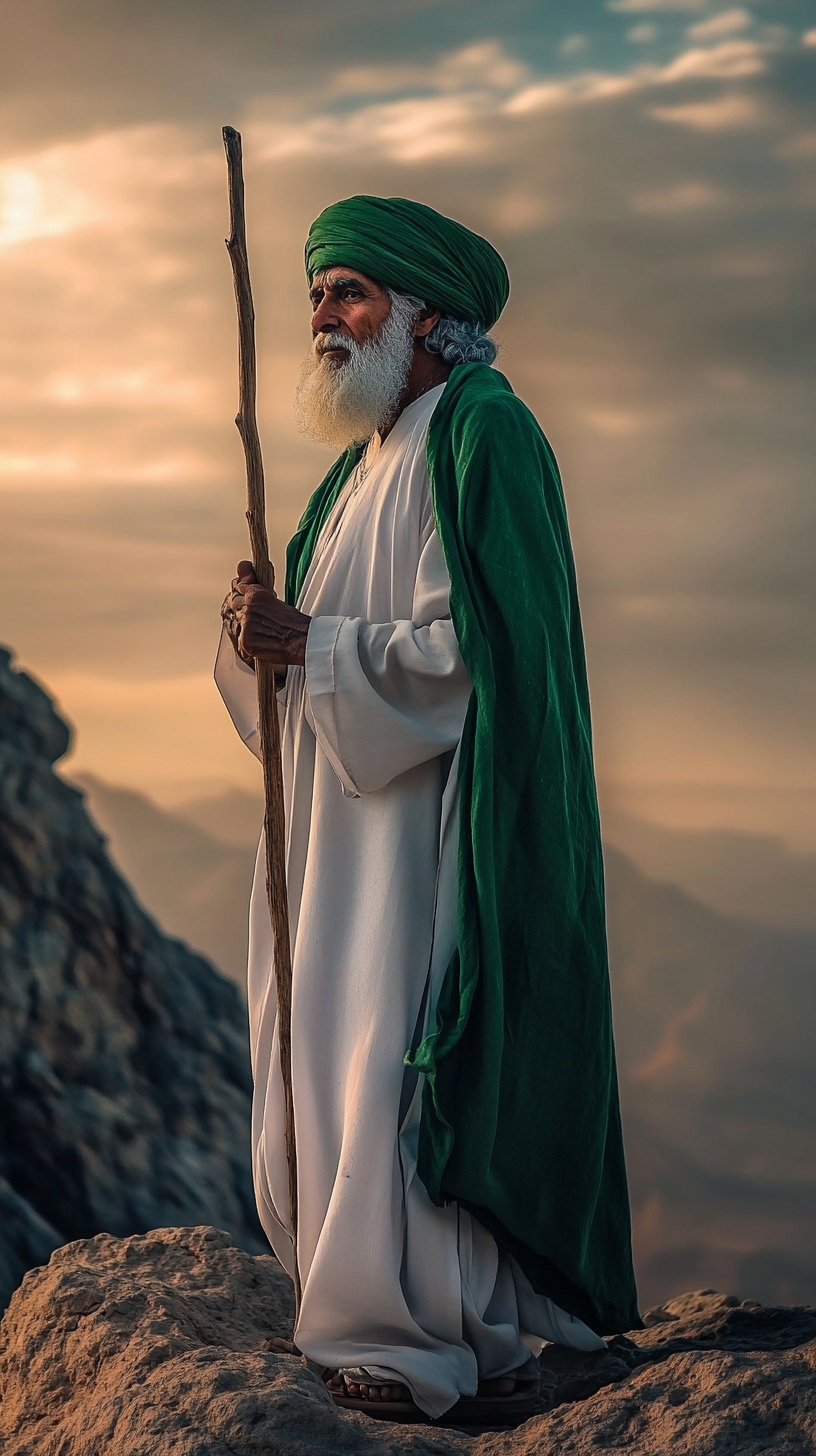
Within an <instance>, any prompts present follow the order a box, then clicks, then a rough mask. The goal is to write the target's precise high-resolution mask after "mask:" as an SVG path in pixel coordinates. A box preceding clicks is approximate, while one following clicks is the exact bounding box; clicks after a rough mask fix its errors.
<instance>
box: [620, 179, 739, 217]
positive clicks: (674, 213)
mask: <svg viewBox="0 0 816 1456" xmlns="http://www.w3.org/2000/svg"><path fill="white" fill-rule="evenodd" d="M725 201H726V197H725V194H724V193H723V192H722V190H721V189H720V188H717V187H713V186H712V185H711V183H710V182H677V183H675V184H674V185H673V186H672V187H657V188H654V189H653V190H652V191H648V192H637V193H635V196H634V197H633V199H632V206H633V207H634V209H635V211H636V212H642V213H646V214H651V215H652V216H654V217H685V216H687V215H688V214H689V213H696V212H699V211H700V210H701V209H707V208H710V207H717V206H720V205H722V204H723V203H724V202H725Z"/></svg>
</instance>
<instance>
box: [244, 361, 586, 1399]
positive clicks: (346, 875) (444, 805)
mask: <svg viewBox="0 0 816 1456" xmlns="http://www.w3.org/2000/svg"><path fill="white" fill-rule="evenodd" d="M443 388H444V386H439V387H438V388H437V389H434V390H431V391H429V392H428V393H427V394H426V395H424V396H423V397H422V398H421V399H419V400H417V401H415V402H414V403H413V404H412V405H409V407H408V408H407V409H406V410H405V411H404V412H403V414H402V415H401V416H400V418H399V420H398V421H397V423H396V425H395V426H394V428H393V429H392V431H391V433H390V434H389V435H388V436H387V437H386V439H385V441H384V442H383V443H382V444H381V443H380V440H379V438H378V437H376V436H375V438H374V440H373V441H372V443H371V445H370V446H369V450H368V453H367V455H366V458H365V464H364V468H363V470H358V471H357V472H355V475H354V476H353V477H352V478H351V480H350V481H349V482H348V484H347V486H346V488H345V490H344V491H343V493H342V496H341V498H340V500H339V501H338V503H337V506H336V507H335V509H334V511H333V512H332V515H331V518H330V519H329V521H328V522H327V524H326V527H325V529H324V531H323V533H322V536H321V539H320V541H319V542H318V545H317V549H316V550H315V553H314V557H313V559H312V562H311V565H310V568H309V571H308V574H307V577H306V580H305V582H304V585H303V590H302V592H301V595H300V601H299V605H300V607H301V609H302V610H303V611H304V612H306V613H308V614H309V615H310V616H311V617H312V623H311V626H310V628H309V635H308V640H307V647H306V666H305V669H304V668H300V667H290V669H289V671H288V675H287V682H286V688H285V690H284V692H283V693H281V694H280V695H279V699H280V701H281V727H282V748H283V774H284V793H285V800H286V811H287V878H288V892H289V914H290V921H291V934H292V959H293V998H292V1074H293V1089H294V1106H295V1129H296V1138H297V1146H298V1197H299V1228H298V1261H299V1267H300V1275H301V1280H302V1283H303V1302H302V1307H301V1314H300V1320H299V1323H298V1328H297V1342H298V1345H299V1347H300V1349H301V1350H303V1351H304V1352H305V1354H306V1355H308V1356H309V1357H310V1359H312V1360H314V1361H315V1362H317V1363H318V1364H320V1365H325V1366H329V1367H332V1368H349V1367H360V1366H362V1367H364V1368H365V1369H369V1370H370V1371H371V1372H372V1373H377V1372H378V1371H379V1372H383V1371H388V1372H394V1373H395V1374H396V1376H398V1378H399V1380H400V1381H403V1382H405V1383H406V1384H407V1385H408V1386H409V1387H410V1389H411V1391H412V1393H413V1395H414V1398H415V1400H416V1401H417V1403H418V1405H419V1406H420V1407H421V1408H422V1409H423V1410H424V1411H425V1412H426V1413H427V1414H428V1415H430V1416H434V1417H435V1416H439V1415H441V1414H442V1413H443V1412H444V1411H445V1410H447V1409H448V1408H449V1407H450V1406H451V1405H453V1404H454V1402H455V1401H456V1400H457V1399H458V1397H459V1395H460V1394H462V1395H473V1394H474V1393H475V1391H476V1386H477V1379H478V1377H479V1376H484V1377H494V1376H498V1375H501V1374H505V1373H507V1372H509V1371H511V1370H515V1369H517V1368H519V1367H520V1366H521V1365H523V1364H524V1363H525V1362H526V1361H527V1360H528V1359H529V1357H530V1351H531V1350H533V1351H534V1352H535V1353H537V1352H538V1350H540V1348H541V1345H542V1342H543V1340H545V1339H549V1340H557V1341H559V1342H560V1343H563V1344H572V1345H575V1346H577V1347H578V1348H582V1349H595V1348H600V1347H602V1342H601V1341H600V1340H599V1339H598V1337H597V1336H596V1335H594V1334H593V1333H592V1331H590V1330H589V1329H587V1327H586V1326H585V1325H583V1324H582V1323H581V1322H580V1321H579V1320H575V1319H573V1318H572V1317H570V1316H569V1315H566V1314H564V1313H563V1312H562V1311H560V1310H557V1309H556V1307H555V1306H554V1305H553V1304H552V1303H551V1301H549V1300H547V1299H544V1298H541V1297H539V1296H537V1295H535V1294H534V1293H533V1291H532V1289H531V1287H530V1285H529V1283H528V1282H527V1280H526V1279H525V1278H524V1276H523V1275H522V1273H521V1271H520V1270H519V1268H518V1266H517V1265H516V1264H515V1261H513V1260H512V1259H510V1258H509V1257H508V1256H507V1255H506V1254H501V1255H500V1253H499V1250H498V1248H497V1246H496V1243H495V1241H494V1239H493V1238H492V1236H491V1235H490V1234H489V1233H487V1231H486V1230H485V1229H484V1228H483V1227H482V1226H481V1225H480V1224H478V1223H477V1221H476V1220H475V1219H473V1218H472V1217H471V1216H470V1215H469V1214H468V1213H466V1212H465V1211H464V1210H462V1209H459V1208H458V1207H457V1206H456V1205H451V1206H448V1207H446V1208H442V1209H439V1208H435V1207H434V1205H433V1204H432V1203H431V1201H430V1199H429V1197H428V1195H427V1193H426V1191H425V1188H424V1186H423V1185H422V1183H421V1182H420V1181H419V1179H418V1178H417V1175H416V1146H417V1134H418V1129H419V1116H420V1100H421V1091H422V1088H421V1082H422V1078H419V1079H417V1077H416V1075H415V1074H411V1073H408V1072H406V1070H405V1067H404V1064H403V1058H404V1056H405V1053H406V1051H407V1050H408V1049H409V1048H410V1047H412V1046H416V1045H417V1042H418V1040H419V1038H420V1036H421V1035H422V1034H424V1033H425V1031H426V1030H427V1027H428V1025H429V1024H430V1025H432V1024H433V1017H434V1007H435V1004H436V998H437V995H438V991H439V987H440V984H441V980H442V978H443V976H444V973H445V970H446V968H447V965H448V963H449V961H450V958H451V955H452V953H453V950H454V948H455V943H456V900H457V893H456V882H457V835H458V824H457V799H458V792H457V774H456V752H457V746H458V742H459V738H460V735H461V731H462V725H463V722H464V717H465V711H466V708H467V703H468V698H469V695H470V681H469V678H468V675H467V671H466V669H465V666H464V664H463V662H462V659H461V656H460V654H459V649H458V645H457V642H456V637H455V634H454V630H453V625H452V623H451V620H450V613H449V605H448V595H449V588H450V583H449V578H448V575H447V569H446V566H445V561H444V557H443V554H442V548H441V545H440V542H439V537H438V535H437V532H436V528H435V524H434V518H433V511H432V507H431V501H430V492H429V482H428V472H427V466H426V462H425V442H426V435H427V429H428V423H429V421H430V417H431V414H432V413H433V409H434V407H435V405H436V403H437V401H438V399H439V396H440V394H441V392H442V389H443ZM216 681H217V683H218V686H219V689H220V691H221V694H222V696H223V698H224V700H225V702H226V704H227V707H228V709H229V711H230V714H231V716H232V718H233V721H234V723H235V726H236V728H237V729H238V732H239V733H240V735H241V737H242V738H243V739H244V741H245V742H246V743H247V744H248V746H249V747H251V748H252V749H253V751H256V752H257V747H258V735H257V700H256V697H255V680H254V674H253V673H252V671H251V670H250V669H249V668H247V667H246V666H245V664H243V663H242V662H241V660H240V658H238V656H237V655H236V653H235V652H234V650H233V648H232V645H231V643H230V641H229V639H228V638H227V637H226V635H222V641H221V646H220V648H219V654H218V659H217V662H216ZM263 866H264V853H263V844H262V845H261V847H260V849H259V854H258V862H257V867H256V874H255V883H254V885H253V890H252V901H251V907H250V948H249V983H248V999H249V1019H250V1037H251V1049H252V1063H253V1073H254V1078H255V1097H254V1104H253V1128H252V1144H253V1172H254V1178H255V1189H256V1196H257V1200H258V1208H259V1212H260V1217H261V1222H262V1223H263V1226H264V1229H265V1230H266V1233H267V1235H268V1237H269V1240H270V1242H271V1244H272V1246H273V1248H274V1250H275V1253H276V1254H277V1256H278V1258H279V1259H280V1261H281V1263H282V1264H283V1265H284V1266H285V1267H286V1268H287V1269H288V1270H289V1271H290V1273H291V1272H292V1270H293V1253H292V1241H291V1233H290V1222H289V1212H288V1192H287V1173H286V1163H285V1155H284V1148H283V1104H282V1088H281V1079H280V1067H279V1062H278V1049H277V1038H276V995H275V986H274V975H273V971H272V956H273V952H272V934H271V927H270V922H269V912H268V908H267V902H266V888H265V875H264V868H263Z"/></svg>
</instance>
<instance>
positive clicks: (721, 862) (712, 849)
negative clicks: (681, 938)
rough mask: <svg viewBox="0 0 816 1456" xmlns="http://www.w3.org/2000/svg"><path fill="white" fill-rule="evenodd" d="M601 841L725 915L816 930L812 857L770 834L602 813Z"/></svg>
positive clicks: (815, 872) (646, 871) (814, 856)
mask: <svg viewBox="0 0 816 1456" xmlns="http://www.w3.org/2000/svg"><path fill="white" fill-rule="evenodd" d="M604 838H605V840H606V842H607V844H612V845H614V846H615V848H617V849H621V850H623V852H624V853H625V854H627V855H628V856H629V858H630V859H632V860H634V862H635V864H636V865H637V867H638V869H640V870H642V871H643V872H644V874H647V875H648V876H649V878H650V879H653V880H670V881H671V882H672V884H675V885H678V886H679V887H680V888H681V889H683V890H687V891H688V893H689V894H690V895H694V896H695V897H696V898H697V899H698V900H702V901H703V903H704V904H706V905H710V906H711V907H712V908H713V909H715V910H722V911H723V912H724V913H725V914H726V915H738V916H740V917H742V918H743V919H745V920H751V921H753V922H754V923H758V924H760V925H775V926H778V927H780V928H782V929H785V930H794V929H799V930H816V854H793V853H792V852H791V851H790V850H789V849H788V848H787V846H786V845H785V843H784V842H783V841H782V840H781V839H777V838H774V836H773V835H770V834H746V833H737V832H736V831H732V830H725V829H675V828H671V827H668V826H666V825H661V824H648V823H646V821H645V820H643V819H635V818H632V817H631V816H629V815H624V814H620V813H614V812H606V813H605V814H604Z"/></svg>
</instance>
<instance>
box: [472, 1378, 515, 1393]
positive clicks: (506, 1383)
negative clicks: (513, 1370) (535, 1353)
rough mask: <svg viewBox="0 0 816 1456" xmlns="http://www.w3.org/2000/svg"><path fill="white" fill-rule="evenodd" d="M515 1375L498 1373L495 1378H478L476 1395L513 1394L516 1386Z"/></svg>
mask: <svg viewBox="0 0 816 1456" xmlns="http://www.w3.org/2000/svg"><path fill="white" fill-rule="evenodd" d="M518 1383H519V1382H518V1379H517V1377H516V1376H515V1375H499V1376H498V1377H497V1378H496V1379H495V1380H480V1381H479V1388H478V1390H477V1392H476V1394H477V1395H488V1396H490V1395H493V1396H495V1395H515V1393H516V1388H517V1386H518Z"/></svg>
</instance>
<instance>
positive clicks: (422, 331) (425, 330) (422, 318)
mask: <svg viewBox="0 0 816 1456" xmlns="http://www.w3.org/2000/svg"><path fill="white" fill-rule="evenodd" d="M441 317H442V310H441V308H428V307H426V308H423V310H422V312H421V313H420V314H418V315H417V317H416V318H415V319H414V338H415V339H424V338H426V337H427V335H428V334H429V333H430V332H431V329H434V328H436V325H437V324H438V323H439V320H440V319H441Z"/></svg>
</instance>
